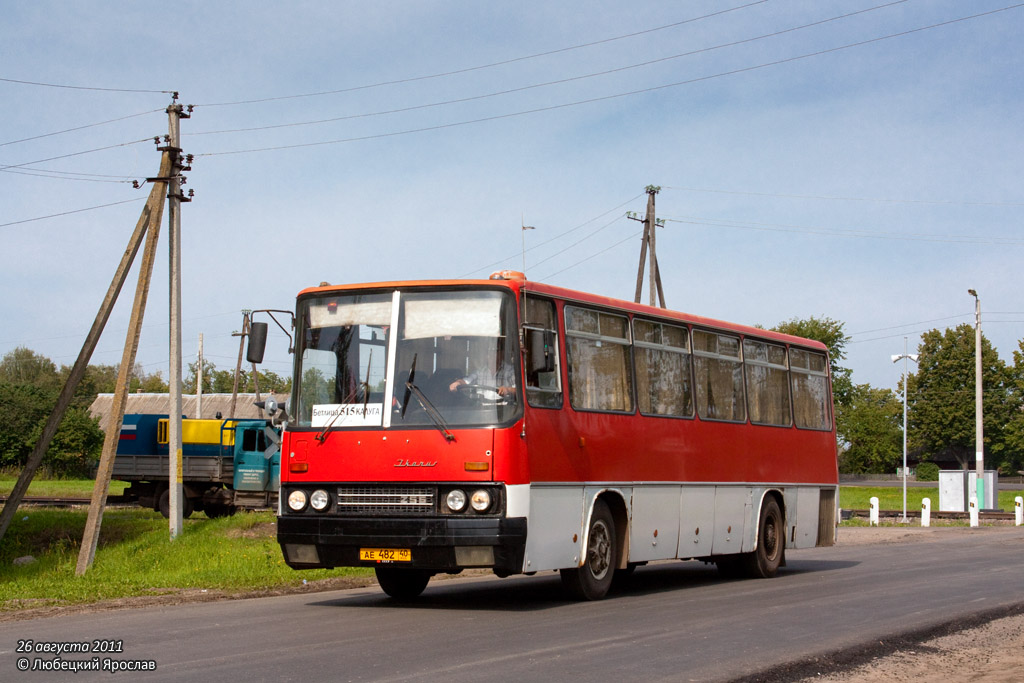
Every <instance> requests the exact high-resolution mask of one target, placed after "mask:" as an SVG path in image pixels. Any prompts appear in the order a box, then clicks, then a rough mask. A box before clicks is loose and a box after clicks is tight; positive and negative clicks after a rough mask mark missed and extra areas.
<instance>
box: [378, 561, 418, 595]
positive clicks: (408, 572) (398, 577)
mask: <svg viewBox="0 0 1024 683" xmlns="http://www.w3.org/2000/svg"><path fill="white" fill-rule="evenodd" d="M374 572H376V574H377V583H379V584H380V587H381V589H382V590H383V591H384V592H385V593H387V594H388V595H390V596H391V597H393V598H394V599H395V600H412V599H413V598H415V597H418V596H419V594H420V593H422V592H423V590H424V589H425V588H426V587H427V583H429V582H430V577H431V573H430V572H428V571H426V570H425V569H398V568H395V567H374Z"/></svg>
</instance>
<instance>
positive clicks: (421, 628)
mask: <svg viewBox="0 0 1024 683" xmlns="http://www.w3.org/2000/svg"><path fill="white" fill-rule="evenodd" d="M843 531H845V530H843V529H841V530H840V533H842V532H843ZM906 531H907V530H904V529H893V530H892V532H893V534H894V535H900V534H903V533H905V532H906ZM1022 559H1024V528H1015V527H983V528H980V529H964V528H960V529H949V530H940V531H937V532H936V533H931V534H929V535H928V536H927V537H922V538H920V539H917V540H914V541H912V542H906V543H892V544H890V543H883V544H877V545H843V544H842V543H841V544H840V545H839V546H837V547H834V548H818V549H813V550H803V551H791V552H789V553H788V561H789V565H788V567H786V568H784V569H782V570H781V571H780V574H779V576H778V577H777V578H775V579H771V580H738V581H726V580H722V579H720V578H718V576H717V573H716V571H715V570H714V569H713V568H711V567H706V566H704V565H702V564H700V563H696V562H673V563H662V564H657V565H652V566H648V567H643V568H640V569H638V570H637V572H636V574H635V575H634V576H633V578H632V581H631V582H630V584H629V585H628V586H627V587H625V588H624V589H622V590H620V591H618V592H616V593H615V594H613V595H611V596H610V597H609V598H608V599H606V600H604V601H601V602H595V603H577V602H570V601H567V600H566V599H565V597H564V595H563V594H562V592H561V586H560V583H559V580H558V577H557V575H555V574H552V573H548V574H546V575H543V576H536V577H513V578H510V579H503V580H499V579H495V578H492V577H481V578H466V579H459V580H454V581H433V582H431V585H430V586H428V588H427V590H426V592H425V593H424V594H423V596H422V597H421V599H420V600H419V601H418V602H416V603H415V604H413V605H411V606H410V605H399V604H396V603H395V602H393V601H392V600H390V599H388V598H387V597H385V596H384V594H383V593H381V592H380V591H379V590H378V589H376V588H371V589H357V590H350V591H337V592H331V593H317V594H302V595H291V596H282V597H272V598H261V599H251V600H237V601H226V602H216V603H199V604H185V605H177V606H169V607H161V608H149V609H132V610H120V611H107V612H96V613H86V614H70V615H65V616H61V617H51V618H43V619H35V620H26V621H15V622H6V623H2V624H0V680H4V681H43V680H46V681H50V680H75V681H93V680H103V681H109V680H111V679H110V675H111V674H110V673H109V672H105V671H93V672H88V671H82V672H78V673H67V672H65V673H62V674H58V673H56V672H53V671H46V672H42V671H31V670H30V671H27V672H24V673H22V672H19V669H18V665H19V660H22V661H27V662H28V664H29V666H30V667H31V666H35V665H36V660H37V659H38V660H41V661H47V662H52V660H54V658H55V657H56V655H55V654H53V653H52V652H51V653H41V652H35V651H33V652H28V653H24V652H23V653H18V652H16V650H17V649H18V645H19V643H20V642H21V641H27V640H31V641H32V645H31V646H30V649H33V650H34V649H38V648H39V646H40V644H52V643H71V642H74V643H87V644H89V645H90V646H91V644H92V642H93V641H94V640H100V641H123V646H122V650H123V651H122V652H120V653H117V654H104V653H89V654H82V653H69V654H64V655H62V659H63V660H64V662H65V663H69V662H73V661H78V662H91V661H93V659H92V658H93V657H96V658H97V659H96V661H97V662H98V663H100V664H103V663H104V660H105V659H106V658H108V657H109V658H111V659H114V660H124V661H136V662H137V661H143V662H149V661H151V662H153V664H154V665H155V667H156V668H155V670H154V671H144V672H124V673H121V674H118V675H117V676H115V679H114V680H118V679H120V680H132V681H180V680H189V681H204V680H210V681H213V680H217V681H231V680H239V681H246V682H248V681H303V682H304V683H306V682H309V681H327V680H330V681H440V680H445V681H450V680H487V681H516V682H517V683H518V682H521V681H542V680H543V681H563V680H595V681H611V680H620V681H645V682H650V681H686V680H701V681H707V680H733V679H735V678H739V677H744V676H751V675H754V674H757V673H758V672H762V671H765V670H767V669H770V668H772V667H776V666H779V665H784V664H786V663H789V662H797V661H807V660H808V659H810V658H814V657H816V656H820V655H822V654H825V653H828V652H832V651H837V650H843V649H849V648H858V647H864V646H868V645H873V644H877V643H879V642H884V641H885V640H886V639H888V638H891V637H893V636H896V635H899V634H901V633H904V632H907V631H911V630H919V629H924V628H927V627H930V626H934V625H938V624H941V623H945V622H948V621H950V620H953V619H965V620H966V619H969V618H971V617H972V616H976V615H978V614H980V613H983V612H987V611H990V610H994V609H996V608H1001V607H1008V606H1012V605H1016V604H1019V603H1024V572H1022V571H1021V566H1020V565H1021V560H1022ZM22 645H24V644H23V643H22ZM23 649H24V647H23Z"/></svg>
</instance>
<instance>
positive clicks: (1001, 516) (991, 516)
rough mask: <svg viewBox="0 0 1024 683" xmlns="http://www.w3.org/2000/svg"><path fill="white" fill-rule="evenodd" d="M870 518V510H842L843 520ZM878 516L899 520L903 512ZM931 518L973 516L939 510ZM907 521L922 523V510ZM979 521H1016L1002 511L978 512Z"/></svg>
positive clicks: (882, 512) (883, 512)
mask: <svg viewBox="0 0 1024 683" xmlns="http://www.w3.org/2000/svg"><path fill="white" fill-rule="evenodd" d="M870 516H871V511H870V510H847V509H845V508H844V509H843V510H842V518H843V519H844V520H845V519H850V518H851V517H863V518H865V519H867V518H868V517H870ZM878 516H879V518H881V519H890V518H893V517H895V518H897V519H899V518H901V517H903V511H902V510H879V511H878ZM931 517H932V519H955V520H963V521H968V520H970V518H971V514H970V513H969V512H942V511H939V510H932V511H931ZM907 519H913V520H917V521H918V522H920V519H921V511H920V510H907ZM978 520H979V521H981V522H984V521H986V520H987V521H990V522H995V521H1006V520H1008V521H1011V522H1012V521H1013V520H1014V513H1012V512H1003V511H1002V510H998V511H997V510H980V511H979V512H978Z"/></svg>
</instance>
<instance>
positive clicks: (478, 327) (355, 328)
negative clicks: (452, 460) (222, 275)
mask: <svg viewBox="0 0 1024 683" xmlns="http://www.w3.org/2000/svg"><path fill="white" fill-rule="evenodd" d="M299 319H300V325H301V331H300V334H299V348H298V349H297V350H296V352H297V353H298V355H299V367H298V372H297V376H296V382H295V386H296V391H295V393H296V397H295V399H296V401H295V405H296V406H297V409H298V410H297V414H296V420H297V424H296V426H297V427H300V428H301V427H306V428H313V429H320V430H323V432H324V433H326V432H327V431H329V430H331V429H351V428H361V429H374V428H377V429H387V428H389V427H390V428H403V427H421V426H428V427H437V428H439V429H442V431H444V430H446V429H447V427H479V426H486V425H498V424H503V423H508V422H509V421H511V420H514V419H515V418H516V417H517V416H518V415H519V414H520V412H521V403H522V401H521V398H520V395H521V392H520V390H519V386H518V385H519V381H518V379H517V378H518V377H519V376H520V375H519V371H518V369H517V364H516V359H517V357H518V353H517V348H518V347H517V335H516V334H515V331H516V316H515V301H514V299H513V297H512V295H511V293H510V292H507V291H501V290H497V289H490V290H487V289H485V290H465V289H464V290H457V291H439V290H412V291H398V292H374V293H363V294H360V293H339V294H326V295H319V296H317V297H315V298H308V299H305V300H303V301H302V302H301V303H300V306H299ZM395 329H397V330H398V334H397V336H395V335H394V334H393V332H394V330H395Z"/></svg>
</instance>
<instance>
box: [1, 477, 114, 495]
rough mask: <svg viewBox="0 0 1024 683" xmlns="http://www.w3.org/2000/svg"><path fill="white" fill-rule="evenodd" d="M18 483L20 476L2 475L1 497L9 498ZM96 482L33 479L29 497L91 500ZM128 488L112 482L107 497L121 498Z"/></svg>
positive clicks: (30, 483) (30, 484)
mask: <svg viewBox="0 0 1024 683" xmlns="http://www.w3.org/2000/svg"><path fill="white" fill-rule="evenodd" d="M16 483H18V475H17V474H15V475H11V474H7V473H0V496H9V495H10V494H11V491H13V490H14V485H15V484H16ZM94 484H95V481H93V480H92V479H33V480H32V481H31V482H29V485H28V492H27V493H26V494H25V495H27V496H41V497H46V498H89V497H91V496H92V488H93V485H94ZM126 488H128V482H126V481H111V482H110V490H109V491H108V493H107V495H110V496H120V495H121V494H122V493H124V490H125V489H126Z"/></svg>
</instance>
